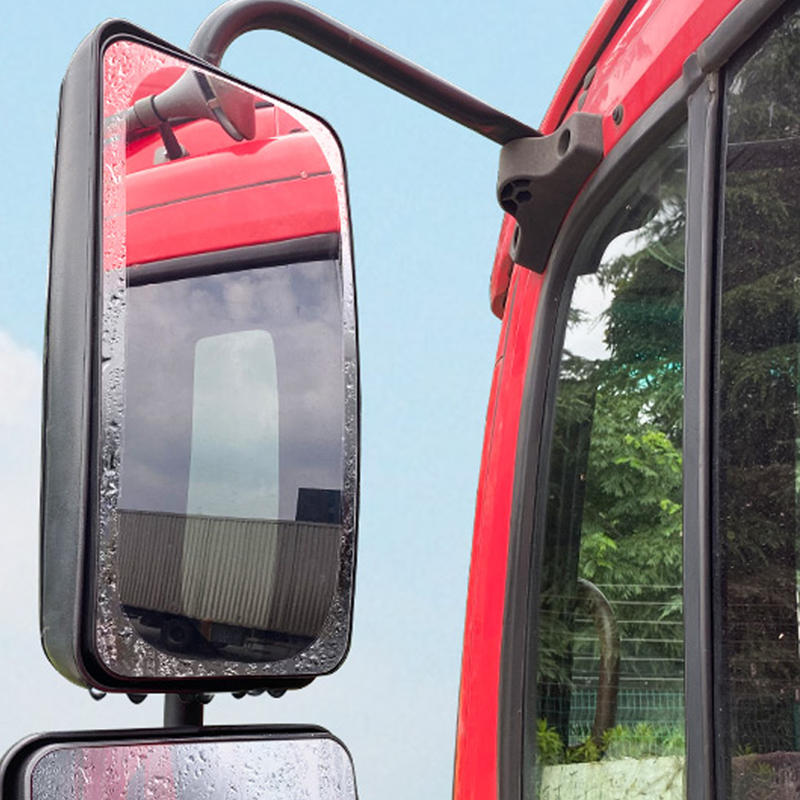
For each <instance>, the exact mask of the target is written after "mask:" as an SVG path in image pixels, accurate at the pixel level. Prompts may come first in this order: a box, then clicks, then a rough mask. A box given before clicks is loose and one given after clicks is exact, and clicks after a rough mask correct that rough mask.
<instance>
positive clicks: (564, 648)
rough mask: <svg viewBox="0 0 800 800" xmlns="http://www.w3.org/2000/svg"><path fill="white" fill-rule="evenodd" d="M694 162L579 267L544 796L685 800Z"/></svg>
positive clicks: (540, 682)
mask: <svg viewBox="0 0 800 800" xmlns="http://www.w3.org/2000/svg"><path fill="white" fill-rule="evenodd" d="M685 162H686V146H685V137H684V132H683V130H682V131H680V132H678V133H677V134H676V135H675V136H673V137H672V138H671V139H670V140H669V141H668V142H667V143H666V144H664V145H663V146H662V147H660V148H659V149H658V150H657V151H656V152H655V153H654V154H653V155H652V157H651V158H650V159H649V161H648V162H647V163H646V164H645V165H643V167H642V168H641V169H639V170H638V171H637V172H636V173H635V174H634V175H633V176H632V177H631V179H630V180H629V181H628V182H627V183H626V184H625V186H624V187H623V188H622V189H621V191H620V192H619V193H618V194H617V197H616V199H615V200H614V201H612V203H610V204H609V205H608V207H607V210H606V211H605V212H604V213H603V214H602V215H601V216H600V218H599V219H598V220H597V221H596V222H595V225H594V227H593V229H592V230H591V231H590V232H589V234H588V235H587V237H586V238H585V240H584V242H583V244H582V246H581V249H580V251H579V253H578V255H577V256H576V260H575V263H574V265H573V274H576V273H578V276H577V277H576V278H574V290H573V294H572V302H571V305H570V309H569V315H568V319H567V321H566V338H565V344H564V350H563V354H562V356H561V362H560V368H559V378H558V394H557V401H556V407H555V417H554V422H553V433H552V444H551V449H550V456H549V478H548V483H547V507H546V519H545V520H544V525H543V531H541V532H540V533H538V534H537V535H538V536H540V537H541V539H540V541H541V545H542V549H541V551H540V553H541V554H540V555H539V556H537V557H536V558H537V559H538V576H537V577H536V578H534V586H533V591H532V592H531V603H532V609H531V612H532V613H531V619H532V620H534V621H535V622H536V623H537V624H536V625H535V628H534V629H535V630H536V635H535V636H531V637H530V644H529V653H528V668H527V688H526V694H527V699H526V708H525V719H526V723H525V729H526V738H527V741H526V747H525V752H526V757H527V759H528V763H527V767H526V769H527V776H526V781H525V784H526V796H527V797H529V798H534V797H536V798H553V797H570V798H600V799H601V800H611V799H612V798H623V797H625V798H627V797H643V796H647V797H655V798H662V797H663V798H673V797H674V798H680V797H682V796H683V754H684V727H683V615H682V536H681V534H682V523H681V497H682V477H681V472H682V457H681V440H682V435H683V423H682V409H683V377H682V375H683V284H684V249H685V248H684V226H685V184H686V168H685ZM534 572H537V570H534ZM536 581H538V584H537V583H536Z"/></svg>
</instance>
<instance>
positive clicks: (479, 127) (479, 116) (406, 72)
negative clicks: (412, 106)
mask: <svg viewBox="0 0 800 800" xmlns="http://www.w3.org/2000/svg"><path fill="white" fill-rule="evenodd" d="M252 30H274V31H280V32H282V33H285V34H288V35H289V36H292V37H294V38H295V39H299V40H300V41H301V42H304V43H305V44H307V45H310V46H311V47H314V48H315V49H317V50H321V51H322V52H323V53H326V54H327V55H329V56H331V57H332V58H335V59H337V60H338V61H341V62H343V63H344V64H347V65H348V66H350V67H353V69H356V70H358V71H359V72H361V73H363V74H364V75H367V76H368V77H370V78H372V79H373V80H376V81H378V82H379V83H382V84H383V85H384V86H388V87H389V88H390V89H394V90H395V91H396V92H400V94H404V95H405V96H406V97H409V98H411V99H412V100H415V101H416V102H418V103H422V105H424V106H427V107H428V108H430V109H432V110H433V111H436V112H437V113H439V114H443V115H444V116H445V117H449V118H450V119H452V120H454V121H455V122H457V123H458V124H459V125H464V126H465V127H467V128H470V129H471V130H473V131H475V132H476V133H479V134H481V136H485V137H486V138H487V139H491V140H492V141H493V142H497V143H498V144H506V143H507V142H510V141H512V140H514V139H521V138H524V137H528V136H541V133H540V132H539V131H537V130H536V129H535V128H531V127H530V126H528V125H525V124H524V123H522V122H520V121H519V120H516V119H514V118H513V117H509V116H508V115H507V114H504V113H503V112H502V111H498V110H497V109H496V108H493V107H492V106H490V105H487V104H486V103H484V102H483V101H481V100H478V99H477V98H476V97H473V96H472V95H471V94H469V93H467V92H465V91H463V90H462V89H459V88H458V87H457V86H453V84H451V83H448V82H447V81H445V80H444V79H442V78H440V77H439V76H438V75H434V74H433V73H431V72H428V71H427V70H425V69H423V68H422V67H420V66H418V65H417V64H414V63H413V62H411V61H408V60H406V59H405V58H402V57H401V56H399V55H397V54H396V53H393V52H392V51H391V50H388V49H387V48H385V47H383V46H381V45H379V44H378V43H377V42H373V41H372V40H371V39H368V38H367V37H366V36H363V35H362V34H360V33H358V32H357V31H354V30H353V29H352V28H348V27H347V26H346V25H342V23H341V22H338V21H337V20H335V19H333V18H332V17H329V16H327V15H326V14H323V13H321V12H320V11H317V10H316V9H315V8H311V6H307V5H305V3H301V2H298V0H230V1H229V2H227V3H225V4H224V5H221V6H220V7H219V8H217V9H216V10H215V11H212V12H211V14H210V15H209V16H208V17H207V18H206V20H205V21H204V22H203V24H202V25H201V26H200V27H199V28H198V29H197V32H196V33H195V35H194V37H193V38H192V41H191V43H190V45H189V51H190V52H191V53H194V54H195V55H197V56H199V57H200V58H202V59H204V60H205V61H208V62H210V63H211V64H214V65H215V66H219V64H220V62H221V61H222V56H223V55H224V53H225V51H226V50H227V49H228V46H229V45H230V44H231V42H233V41H234V40H235V39H237V38H238V37H239V36H241V35H242V34H243V33H247V32H248V31H252Z"/></svg>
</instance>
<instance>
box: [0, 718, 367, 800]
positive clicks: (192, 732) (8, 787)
mask: <svg viewBox="0 0 800 800" xmlns="http://www.w3.org/2000/svg"><path fill="white" fill-rule="evenodd" d="M320 739H327V740H331V741H333V742H335V743H336V744H338V745H339V746H340V747H341V748H342V750H344V752H345V753H346V754H347V757H348V758H349V760H350V763H351V765H352V763H353V758H352V755H351V754H350V751H349V750H348V749H347V746H346V745H345V744H344V742H342V741H341V740H340V739H338V738H337V737H336V736H334V735H333V734H332V733H330V731H328V730H326V729H325V728H322V727H320V726H318V725H270V726H269V727H266V726H263V725H240V726H234V725H219V726H213V727H208V728H191V727H187V728H139V729H136V728H133V729H128V730H91V731H59V732H53V733H37V734H34V735H32V736H28V737H26V738H25V739H22V740H21V741H19V742H17V743H16V744H15V745H13V746H12V747H11V748H10V749H9V750H8V752H7V753H6V754H5V755H4V756H2V758H0V797H2V798H3V800H30V799H29V797H28V793H27V791H26V786H25V774H26V770H27V768H28V766H29V765H30V764H31V763H32V762H33V761H34V760H35V759H36V757H37V756H38V755H39V754H40V753H41V752H42V751H43V750H45V749H47V748H50V747H52V746H54V745H81V744H85V745H98V744H108V745H119V744H146V743H148V742H153V743H156V742H159V743H164V744H179V743H184V742H225V741H251V742H252V741H308V740H320ZM353 777H354V780H355V771H354V772H353ZM356 795H357V792H356Z"/></svg>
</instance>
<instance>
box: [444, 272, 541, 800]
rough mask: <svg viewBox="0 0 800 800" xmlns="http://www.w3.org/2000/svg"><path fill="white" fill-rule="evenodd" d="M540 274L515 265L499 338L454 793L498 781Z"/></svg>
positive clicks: (473, 793)
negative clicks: (505, 639)
mask: <svg viewBox="0 0 800 800" xmlns="http://www.w3.org/2000/svg"><path fill="white" fill-rule="evenodd" d="M541 285H542V276H541V275H537V274H536V273H534V272H531V271H529V270H525V269H517V270H515V272H514V274H513V277H512V282H511V287H510V290H509V300H508V305H507V311H506V315H505V317H504V320H503V328H502V332H501V338H500V351H499V353H498V360H497V364H496V366H495V374H494V381H493V385H492V396H491V400H490V403H489V412H488V415H487V427H486V437H485V441H484V450H483V459H482V464H481V481H480V484H479V489H478V506H477V511H476V518H475V536H474V539H473V545H472V566H471V569H470V580H469V602H468V609H467V623H466V632H465V641H464V657H463V664H462V673H461V697H460V703H459V717H458V733H457V745H456V774H455V797H456V798H458V800H488V798H493V797H494V796H495V794H496V787H497V774H496V765H497V687H498V683H499V677H500V645H501V638H502V629H503V604H504V599H505V586H506V561H507V555H508V531H509V525H508V521H509V519H510V518H511V492H510V491H509V490H508V488H509V487H510V486H511V484H512V482H513V479H514V460H515V454H516V449H517V426H518V421H519V412H520V408H521V406H522V393H523V388H524V383H525V373H526V369H527V364H528V353H529V347H530V332H531V321H532V320H533V317H534V314H535V311H536V305H537V303H538V301H539V293H540V291H541Z"/></svg>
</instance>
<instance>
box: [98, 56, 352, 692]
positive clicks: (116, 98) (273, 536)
mask: <svg viewBox="0 0 800 800" xmlns="http://www.w3.org/2000/svg"><path fill="white" fill-rule="evenodd" d="M104 75H105V84H104V85H105V89H104V104H105V106H104V113H105V119H106V129H105V147H104V180H103V295H104V299H103V302H104V313H103V341H102V391H103V409H102V423H101V427H102V441H101V456H102V465H103V470H102V477H101V498H102V499H101V517H100V533H99V537H98V550H97V559H98V560H97V565H98V569H99V575H100V580H99V582H98V583H99V589H98V600H97V618H96V639H97V645H98V648H97V649H98V653H99V654H100V657H101V659H102V660H103V662H104V663H105V664H106V666H108V667H109V668H110V669H111V670H112V671H113V672H115V673H116V674H118V675H124V676H134V677H139V676H144V677H149V676H153V675H155V676H157V677H196V676H205V675H208V674H214V672H215V670H216V672H219V671H220V670H221V669H223V667H221V666H220V665H221V664H224V671H225V674H226V675H236V674H246V675H252V674H253V672H252V668H253V665H257V667H258V669H259V670H260V673H261V674H280V675H292V674H320V673H323V672H327V671H330V670H331V669H333V668H335V667H336V666H337V665H338V663H339V661H340V660H341V658H342V657H343V655H344V652H345V651H346V647H347V637H348V635H349V627H350V605H351V601H350V591H351V587H352V569H353V563H352V562H353V558H352V552H353V544H354V541H353V540H354V535H355V533H354V528H355V481H356V460H355V459H356V455H355V440H356V420H357V388H356V384H355V374H356V367H355V321H354V313H355V312H354V301H353V285H352V264H351V261H350V242H349V232H348V227H347V203H346V199H345V195H344V171H343V164H342V160H341V154H340V152H339V149H338V146H337V144H336V142H335V139H334V137H333V135H332V134H331V133H330V131H329V130H328V129H327V128H326V127H325V126H324V125H323V124H322V123H320V122H319V121H318V120H316V119H314V118H313V117H311V116H310V115H308V114H306V113H305V112H302V111H299V110H298V109H294V108H292V107H290V106H287V105H286V104H284V103H283V102H282V101H279V100H276V99H274V98H271V97H268V96H266V95H263V94H261V93H257V92H254V91H251V90H250V89H247V88H244V87H242V86H239V85H234V84H232V83H230V82H229V81H227V80H226V79H224V78H222V77H219V76H213V75H207V74H205V73H204V72H203V71H202V70H199V69H196V68H193V67H189V66H187V65H186V64H185V63H183V62H181V61H179V60H177V59H176V58H174V57H172V56H170V55H166V54H164V53H162V52H160V51H158V50H155V49H152V48H150V47H146V46H144V45H142V44H140V43H135V42H131V41H116V42H114V43H112V44H111V45H109V46H108V47H107V48H106V51H105V56H104Z"/></svg>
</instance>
